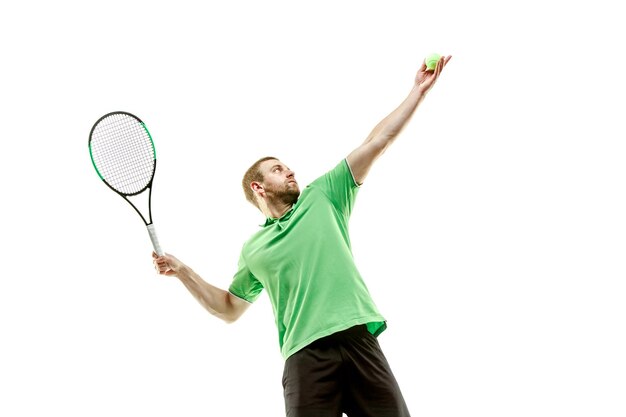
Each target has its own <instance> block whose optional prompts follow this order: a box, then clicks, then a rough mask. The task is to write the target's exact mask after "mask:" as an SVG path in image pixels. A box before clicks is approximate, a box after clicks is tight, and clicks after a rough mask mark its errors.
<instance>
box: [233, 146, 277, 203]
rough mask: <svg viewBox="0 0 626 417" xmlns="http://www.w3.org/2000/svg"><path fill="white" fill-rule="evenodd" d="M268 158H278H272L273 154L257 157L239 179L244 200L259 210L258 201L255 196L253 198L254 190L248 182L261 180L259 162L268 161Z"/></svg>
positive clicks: (261, 174)
mask: <svg viewBox="0 0 626 417" xmlns="http://www.w3.org/2000/svg"><path fill="white" fill-rule="evenodd" d="M270 159H276V160H278V158H274V157H273V156H265V157H263V158H261V159H259V160H258V161H256V162H255V163H254V164H252V166H251V167H250V168H248V170H247V171H246V173H245V175H244V176H243V180H241V186H242V187H243V193H244V194H245V195H246V200H248V201H249V202H251V203H252V204H254V206H255V207H256V208H258V209H259V210H260V209H261V208H260V207H259V203H258V202H257V201H256V198H254V191H252V188H250V184H251V183H252V182H261V181H263V173H262V172H261V170H260V168H261V163H263V162H265V161H269V160H270Z"/></svg>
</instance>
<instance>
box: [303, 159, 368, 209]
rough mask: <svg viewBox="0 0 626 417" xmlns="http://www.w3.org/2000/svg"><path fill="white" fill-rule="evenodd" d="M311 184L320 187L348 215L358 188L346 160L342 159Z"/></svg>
mask: <svg viewBox="0 0 626 417" xmlns="http://www.w3.org/2000/svg"><path fill="white" fill-rule="evenodd" d="M311 185H314V186H317V187H320V188H321V190H322V191H323V192H324V194H326V196H328V198H329V199H330V200H331V201H332V203H333V204H334V205H335V207H336V208H337V209H338V210H339V211H340V212H342V213H343V214H344V215H345V216H347V217H349V216H350V213H351V212H352V207H353V206H354V201H355V199H356V195H357V193H358V190H359V185H358V184H357V183H356V181H355V180H354V176H353V175H352V171H351V170H350V166H349V165H348V161H347V160H346V159H343V160H342V161H341V162H339V164H337V166H336V167H335V168H333V169H332V170H330V171H328V172H327V173H326V174H324V175H322V176H321V177H320V178H318V179H317V180H315V181H313V183H312V184H311Z"/></svg>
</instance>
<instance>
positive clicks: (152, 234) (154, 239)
mask: <svg viewBox="0 0 626 417" xmlns="http://www.w3.org/2000/svg"><path fill="white" fill-rule="evenodd" d="M148 234H149V235H150V240H151V241H152V247H154V251H155V252H156V254H157V255H159V256H163V249H161V245H159V238H158V237H157V235H156V230H154V225H153V224H149V225H148Z"/></svg>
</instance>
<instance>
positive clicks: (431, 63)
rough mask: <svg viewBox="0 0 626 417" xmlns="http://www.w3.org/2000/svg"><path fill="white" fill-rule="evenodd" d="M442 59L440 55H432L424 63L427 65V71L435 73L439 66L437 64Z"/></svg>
mask: <svg viewBox="0 0 626 417" xmlns="http://www.w3.org/2000/svg"><path fill="white" fill-rule="evenodd" d="M440 58H441V55H439V54H430V55H428V56H427V57H426V59H424V63H425V64H426V69H428V70H430V71H433V70H434V69H435V67H436V66H437V62H438V61H439V59H440Z"/></svg>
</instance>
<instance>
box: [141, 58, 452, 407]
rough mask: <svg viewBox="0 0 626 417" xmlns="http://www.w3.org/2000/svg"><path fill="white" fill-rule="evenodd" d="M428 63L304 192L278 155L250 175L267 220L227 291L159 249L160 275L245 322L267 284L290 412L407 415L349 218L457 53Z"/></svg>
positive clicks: (249, 188) (250, 187)
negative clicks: (396, 102) (377, 164)
mask: <svg viewBox="0 0 626 417" xmlns="http://www.w3.org/2000/svg"><path fill="white" fill-rule="evenodd" d="M450 58H451V57H450V56H448V57H441V59H440V60H439V61H438V63H437V65H436V67H435V69H434V70H432V71H431V70H427V69H426V65H422V67H421V68H420V69H419V71H418V73H417V76H416V78H415V84H414V87H413V89H412V90H411V92H410V93H409V95H408V97H407V98H406V99H405V100H404V101H403V102H402V103H401V104H400V106H398V108H396V109H395V110H394V111H393V112H392V113H390V114H389V115H388V116H387V117H385V118H384V119H383V120H382V121H381V122H380V123H379V124H378V125H377V126H376V127H375V128H374V129H373V130H372V132H371V133H370V135H369V136H368V137H367V139H366V140H365V142H363V143H362V144H361V145H360V146H359V147H357V148H356V149H355V150H354V151H352V152H351V153H350V154H349V155H348V156H347V157H346V158H345V159H344V160H342V161H341V162H340V163H339V164H338V165H337V166H336V167H335V168H334V169H332V170H331V171H329V172H328V173H326V174H325V175H323V176H321V177H320V178H318V179H316V180H315V181H313V182H312V183H311V184H310V185H309V186H307V187H306V188H305V189H304V190H303V191H302V192H300V188H299V186H298V183H297V182H296V180H295V176H294V172H293V171H292V170H291V169H289V167H287V166H286V165H285V164H283V163H282V162H281V161H279V160H278V159H276V158H274V157H266V158H262V159H260V160H258V161H257V162H256V163H255V164H254V165H252V167H250V169H249V170H248V171H247V172H246V175H245V176H244V179H243V181H242V185H243V188H244V192H245V194H246V198H247V199H248V200H249V201H250V202H251V203H253V204H254V205H255V206H256V207H257V208H259V210H261V212H262V213H263V214H264V215H265V217H266V219H267V220H266V222H265V224H264V225H263V227H262V229H261V230H260V231H258V232H257V233H256V234H254V235H253V236H252V237H251V238H250V239H249V240H248V241H247V242H246V243H245V244H244V246H243V248H242V251H241V255H240V260H239V270H238V271H237V273H236V274H235V276H234V278H233V281H232V283H231V285H230V288H229V290H228V291H225V290H222V289H219V288H216V287H214V286H212V285H211V284H209V283H207V282H205V281H204V280H203V279H202V278H201V277H200V276H199V275H198V274H196V273H195V272H194V271H192V270H191V269H190V268H189V267H188V266H187V265H185V264H184V263H182V262H181V261H180V260H178V259H177V258H175V257H174V256H171V255H169V254H166V255H164V256H160V257H158V256H156V254H153V258H154V264H155V267H156V269H157V270H158V272H159V273H160V274H163V275H172V276H176V277H178V278H179V279H180V280H181V281H182V283H183V284H184V285H185V286H186V287H187V289H188V290H189V291H190V292H191V294H193V295H194V296H195V297H196V299H197V300H198V301H199V302H200V303H201V304H202V305H203V306H204V307H205V308H206V309H207V310H208V311H209V312H210V313H212V314H213V315H215V316H217V317H219V318H221V319H222V320H224V321H226V322H233V321H235V320H237V319H238V318H239V317H240V316H241V315H242V314H243V313H244V311H246V309H247V308H248V306H249V305H250V303H252V302H254V301H255V300H256V299H257V297H258V296H259V294H260V293H261V291H262V290H263V289H265V290H266V292H267V294H268V296H269V298H270V301H271V304H272V307H273V310H274V316H275V319H276V326H277V328H278V333H279V342H280V348H281V352H282V354H283V357H284V358H285V369H284V374H283V387H284V396H285V408H286V413H287V416H289V417H292V416H293V417H308V416H311V417H313V416H314V417H327V416H328V417H330V416H332V417H339V416H341V414H342V413H345V414H347V415H348V416H350V417H356V416H371V417H404V416H409V412H408V410H407V407H406V404H405V402H404V399H403V397H402V394H401V392H400V389H399V387H398V384H397V383H396V380H395V378H394V376H393V373H392V372H391V369H390V368H389V364H388V363H387V360H386V359H385V356H384V354H383V352H382V351H381V349H380V346H379V345H378V342H377V339H376V337H377V336H378V335H379V334H380V333H381V332H383V331H384V330H385V328H386V321H385V319H384V318H383V316H382V315H381V314H380V313H379V312H378V309H377V308H376V305H375V304H374V302H373V301H372V299H371V297H370V294H369V291H368V290H367V287H366V285H365V283H364V282H363V279H362V278H361V276H360V274H359V272H358V270H357V268H356V266H355V264H354V260H353V258H352V253H351V248H350V238H349V234H348V220H349V218H350V213H351V210H352V207H353V203H354V200H355V197H356V194H357V191H358V189H359V187H360V185H361V184H362V183H363V181H364V180H365V178H366V176H367V174H368V172H369V170H370V168H371V166H372V164H373V163H374V161H375V160H376V159H377V158H378V157H379V156H380V155H381V154H382V153H383V152H384V151H385V150H386V149H387V147H388V146H389V145H390V144H391V143H393V141H394V140H395V138H396V137H397V136H398V134H399V133H400V131H401V130H402V128H403V127H404V126H405V125H406V124H407V122H408V121H409V119H410V118H411V116H412V115H413V113H414V112H415V110H416V109H417V107H418V106H419V104H420V103H421V102H422V100H423V99H424V97H425V96H426V94H427V93H428V91H430V89H431V88H432V87H433V85H434V84H435V82H436V81H437V79H438V77H439V75H440V74H441V71H442V70H443V68H444V67H445V65H446V64H447V63H448V61H449V60H450Z"/></svg>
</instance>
